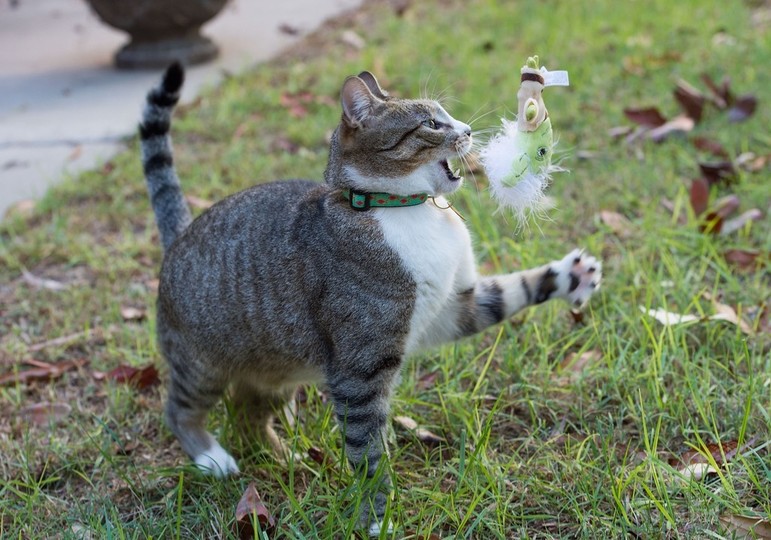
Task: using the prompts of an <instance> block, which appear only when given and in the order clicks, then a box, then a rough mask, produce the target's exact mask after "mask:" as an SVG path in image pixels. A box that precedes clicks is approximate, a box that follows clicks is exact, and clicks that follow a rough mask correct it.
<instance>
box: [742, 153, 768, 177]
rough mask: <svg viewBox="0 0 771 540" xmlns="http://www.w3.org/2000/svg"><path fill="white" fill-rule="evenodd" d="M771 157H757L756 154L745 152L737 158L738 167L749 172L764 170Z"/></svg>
mask: <svg viewBox="0 0 771 540" xmlns="http://www.w3.org/2000/svg"><path fill="white" fill-rule="evenodd" d="M770 157H771V156H768V155H766V156H757V155H755V153H754V152H743V153H741V154H739V156H738V157H737V158H736V166H737V167H739V168H740V169H742V170H745V171H747V172H751V173H754V172H758V171H760V170H763V169H764V168H765V166H766V164H767V163H768V159H769V158H770Z"/></svg>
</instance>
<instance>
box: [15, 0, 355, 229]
mask: <svg viewBox="0 0 771 540" xmlns="http://www.w3.org/2000/svg"><path fill="white" fill-rule="evenodd" d="M15 4H16V5H15V7H14V2H11V1H9V0H0V219H1V218H2V216H3V214H4V213H5V210H6V209H7V208H8V207H9V206H11V205H12V204H13V203H15V202H17V201H20V200H23V199H28V198H37V197H40V196H41V195H43V194H44V193H45V190H46V189H47V187H48V186H50V185H51V184H53V183H55V182H56V181H57V180H59V179H61V178H63V177H64V176H65V175H67V174H75V173H77V172H79V171H82V170H85V169H89V168H92V167H94V166H96V165H98V164H99V163H100V162H102V161H104V160H106V159H108V158H109V157H110V156H112V155H114V154H115V153H116V152H117V151H118V150H120V149H121V147H122V145H121V142H120V141H121V139H122V138H123V137H125V136H126V135H130V134H132V133H134V131H135V130H136V125H137V121H138V118H139V112H140V109H141V104H142V101H143V98H144V95H145V93H146V92H147V90H148V89H149V88H150V87H151V86H152V85H153V84H154V83H155V81H156V80H157V79H158V76H159V75H160V73H159V72H147V71H133V72H132V71H125V72H122V71H117V70H115V69H113V67H112V55H113V54H114V52H115V51H116V50H117V49H118V48H119V47H120V46H121V45H122V44H123V43H125V42H126V41H127V36H126V35H125V34H123V33H122V32H119V31H117V30H114V29H112V28H111V27H109V26H106V25H105V24H103V23H102V22H101V21H100V20H99V19H97V18H96V16H95V15H93V14H92V13H91V12H90V10H89V8H88V6H87V4H86V3H85V1H84V0H16V2H15ZM360 4H361V0H284V1H281V2H264V1H255V0H231V3H230V4H229V5H228V6H227V7H226V8H225V10H224V11H223V12H222V13H221V14H220V15H219V16H217V18H215V19H214V20H212V21H211V22H210V23H209V24H207V25H206V26H205V27H204V29H203V33H204V34H205V35H207V36H209V37H210V38H212V39H213V40H214V42H215V43H216V44H217V45H218V46H219V47H220V57H219V58H218V59H217V60H215V61H214V62H211V63H209V64H205V65H202V66H197V67H193V68H190V69H189V70H188V74H187V75H188V76H187V81H186V84H185V89H184V93H183V96H182V101H183V102H185V101H190V100H192V98H193V97H195V95H196V94H197V93H198V92H199V91H200V89H201V88H202V87H203V86H206V85H211V84H214V83H216V82H217V81H218V80H219V78H220V77H221V76H222V73H223V72H230V73H232V72H237V71H240V70H242V69H245V68H247V67H249V66H251V65H254V64H256V63H258V62H261V61H265V60H267V59H269V58H271V57H272V56H275V55H276V54H277V53H278V52H279V51H281V50H282V49H283V48H285V47H287V46H289V45H291V44H292V43H293V42H295V41H297V40H299V39H301V38H302V36H303V35H304V34H307V33H308V32H310V31H312V30H313V29H314V28H316V27H317V26H318V25H319V24H320V23H322V22H323V21H324V20H325V19H327V18H330V17H332V16H334V15H336V14H339V13H341V12H343V11H345V10H348V9H352V8H355V7H357V6H358V5H360ZM282 25H286V26H287V27H289V28H291V29H293V30H295V31H296V33H294V32H293V33H288V32H286V31H282V30H281V26H282Z"/></svg>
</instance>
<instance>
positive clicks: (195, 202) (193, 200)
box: [185, 195, 214, 210]
mask: <svg viewBox="0 0 771 540" xmlns="http://www.w3.org/2000/svg"><path fill="white" fill-rule="evenodd" d="M185 200H186V201H187V204H189V205H190V206H192V207H193V208H200V209H201V210H206V209H207V208H211V207H212V205H213V204H214V203H213V202H212V201H208V200H206V199H202V198H200V197H196V196H195V195H185Z"/></svg>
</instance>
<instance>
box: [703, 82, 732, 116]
mask: <svg viewBox="0 0 771 540" xmlns="http://www.w3.org/2000/svg"><path fill="white" fill-rule="evenodd" d="M701 80H702V82H703V83H704V84H706V85H707V88H709V91H710V92H711V93H712V96H711V97H712V103H714V104H715V107H717V108H718V109H721V110H722V109H725V108H727V107H728V106H729V105H731V103H733V99H734V98H733V95H732V94H731V79H729V78H728V77H723V80H722V81H721V82H720V84H717V83H716V82H715V81H713V80H712V77H710V76H709V75H708V74H706V73H703V74H702V76H701Z"/></svg>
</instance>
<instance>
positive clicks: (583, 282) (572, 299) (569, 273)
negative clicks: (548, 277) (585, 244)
mask: <svg viewBox="0 0 771 540" xmlns="http://www.w3.org/2000/svg"><path fill="white" fill-rule="evenodd" d="M556 267H557V268H556V270H557V272H558V274H559V280H560V282H561V283H560V285H561V286H560V291H561V292H562V293H563V294H562V296H563V298H565V300H567V301H568V302H569V303H570V305H572V306H574V307H581V306H583V305H584V304H586V303H587V302H588V301H589V298H591V296H592V295H593V294H594V292H595V291H596V290H597V289H599V288H600V281H601V280H602V263H601V262H600V261H598V260H597V259H595V258H594V257H592V256H591V255H587V254H586V253H584V252H583V250H581V249H574V250H573V251H571V252H570V253H568V254H567V255H566V256H565V257H564V258H563V259H562V260H561V261H559V262H558V263H557V265H556Z"/></svg>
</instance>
